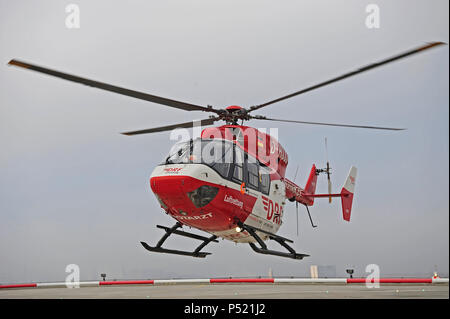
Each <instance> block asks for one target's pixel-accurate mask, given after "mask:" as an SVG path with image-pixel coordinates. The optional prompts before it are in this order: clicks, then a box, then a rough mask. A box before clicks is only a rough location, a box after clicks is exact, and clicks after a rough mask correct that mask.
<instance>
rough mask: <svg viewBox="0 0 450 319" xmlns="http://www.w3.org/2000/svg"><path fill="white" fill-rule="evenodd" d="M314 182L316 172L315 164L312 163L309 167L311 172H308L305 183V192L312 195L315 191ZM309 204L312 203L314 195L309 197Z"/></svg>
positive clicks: (315, 180)
mask: <svg viewBox="0 0 450 319" xmlns="http://www.w3.org/2000/svg"><path fill="white" fill-rule="evenodd" d="M316 184H317V174H316V165H315V164H313V166H312V168H311V172H310V173H309V177H308V181H307V182H306V185H305V193H306V194H311V195H314V194H315V193H316ZM311 201H312V203H311V205H312V204H313V203H314V197H312V198H311Z"/></svg>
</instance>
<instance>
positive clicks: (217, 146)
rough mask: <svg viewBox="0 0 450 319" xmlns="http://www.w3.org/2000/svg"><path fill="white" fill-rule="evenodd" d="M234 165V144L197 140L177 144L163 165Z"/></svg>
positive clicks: (222, 141) (221, 141)
mask: <svg viewBox="0 0 450 319" xmlns="http://www.w3.org/2000/svg"><path fill="white" fill-rule="evenodd" d="M188 163H204V164H208V165H213V164H214V163H229V164H231V163H233V152H232V143H231V142H228V141H224V140H218V139H216V140H206V139H196V140H189V141H182V142H178V143H176V144H175V145H174V146H172V148H171V149H170V151H169V154H168V155H167V156H166V157H165V158H164V161H163V162H162V163H161V164H188Z"/></svg>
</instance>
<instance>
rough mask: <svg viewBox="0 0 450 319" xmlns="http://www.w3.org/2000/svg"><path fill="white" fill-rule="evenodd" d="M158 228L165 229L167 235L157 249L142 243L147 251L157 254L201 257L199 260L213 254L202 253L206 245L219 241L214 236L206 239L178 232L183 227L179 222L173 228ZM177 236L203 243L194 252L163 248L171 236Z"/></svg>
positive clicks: (157, 245) (162, 238)
mask: <svg viewBox="0 0 450 319" xmlns="http://www.w3.org/2000/svg"><path fill="white" fill-rule="evenodd" d="M156 227H158V228H161V229H164V230H165V231H166V233H165V234H164V235H163V236H162V237H161V239H160V240H159V241H158V243H157V244H156V246H155V247H152V246H149V245H148V244H147V243H146V242H143V241H141V244H142V246H144V248H145V249H147V250H149V251H151V252H155V253H166V254H175V255H184V256H191V257H199V258H205V257H206V256H207V255H210V254H211V253H206V252H201V251H200V250H202V249H203V248H204V247H205V246H206V245H208V244H209V243H210V242H212V241H213V242H216V243H218V242H219V241H218V240H216V238H217V236H216V235H212V236H211V237H204V236H200V235H196V234H192V233H188V232H185V231H182V230H177V229H178V228H180V227H181V223H179V222H177V223H176V224H175V225H174V226H173V227H171V228H169V227H165V226H161V225H156ZM172 234H176V235H180V236H184V237H189V238H193V239H198V240H201V241H203V243H201V244H200V245H199V246H198V247H197V248H196V249H195V250H194V251H184V250H174V249H167V248H162V247H161V246H162V244H164V242H165V241H166V239H167V238H169V236H170V235H172Z"/></svg>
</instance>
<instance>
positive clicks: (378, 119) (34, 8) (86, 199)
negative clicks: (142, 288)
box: [0, 0, 449, 283]
mask: <svg viewBox="0 0 450 319" xmlns="http://www.w3.org/2000/svg"><path fill="white" fill-rule="evenodd" d="M70 3H75V4H78V5H79V8H80V28H79V29H68V28H67V27H66V25H65V20H66V17H67V13H66V12H65V7H66V5H68V4H70ZM369 3H376V4H377V5H378V6H379V8H380V28H379V29H368V28H367V27H366V25H365V19H366V16H367V13H366V11H365V9H366V6H367V5H368V4H369ZM448 6H449V3H448V1H446V0H441V1H438V0H435V1H425V0H423V1H381V0H377V1H362V0H355V1H349V0H345V1H344V0H340V1H283V2H279V1H206V0H204V1H126V2H125V1H122V2H118V1H115V2H112V1H85V0H73V1H60V0H54V1H7V0H0V46H1V50H0V62H1V66H0V84H1V87H2V89H1V91H0V145H1V152H0V176H1V178H0V283H10V282H27V281H61V280H64V279H65V277H66V275H67V274H66V273H65V267H66V265H68V264H78V265H79V266H80V269H81V279H82V280H90V279H99V278H100V276H99V274H100V273H102V272H105V273H107V276H108V278H110V279H112V278H171V277H174V278H178V277H205V278H208V277H212V276H214V277H215V276H231V275H232V276H266V275H267V274H268V271H269V268H272V269H273V273H274V275H275V276H308V275H309V267H310V266H311V265H335V266H336V270H337V275H338V276H346V274H345V269H346V268H348V267H354V268H355V274H356V275H357V276H364V275H365V267H366V265H368V264H373V263H375V264H378V265H379V266H380V270H381V275H382V276H383V275H384V276H389V275H407V276H431V274H432V272H433V271H434V270H436V269H437V270H438V272H439V273H440V274H441V275H442V274H443V275H448V269H449V197H448V192H449V173H448V168H449V166H448V163H449V121H448V117H449V94H448V85H449V83H448V70H449V65H448V60H449V55H448V46H445V47H440V48H436V49H433V50H430V51H427V52H424V53H422V54H419V55H415V56H413V57H411V58H408V59H405V60H402V61H399V62H396V63H394V64H390V65H387V66H384V67H381V68H379V69H376V70H373V71H370V72H367V73H364V74H361V75H358V76H356V77H353V78H351V79H347V80H345V81H342V82H340V83H336V84H333V85H331V86H328V87H325V88H321V89H319V90H316V91H314V92H310V93H308V94H305V95H302V96H299V97H296V98H292V99H289V100H286V101H283V102H280V103H278V104H274V105H272V106H269V107H267V108H265V109H263V110H261V111H259V112H258V113H259V114H263V115H267V116H271V117H276V118H287V119H297V120H305V121H319V122H320V121H323V122H325V121H327V122H341V123H355V124H361V125H364V124H367V125H382V126H394V127H406V128H408V130H407V131H402V132H386V131H370V130H358V129H344V128H332V127H320V126H318V127H311V126H302V125H295V124H281V125H279V126H277V127H278V130H279V139H280V142H281V143H282V145H283V146H284V148H285V149H286V150H287V152H288V154H289V166H288V170H287V177H291V178H293V176H294V174H295V170H296V167H297V165H300V169H299V173H298V176H297V180H296V182H298V183H299V184H300V185H304V184H305V182H306V178H307V173H308V172H309V170H310V167H311V165H312V164H313V163H316V164H317V165H319V166H322V165H324V162H325V151H324V137H325V136H326V137H328V147H329V158H330V161H331V164H332V168H333V175H332V179H333V185H334V188H335V190H338V189H340V187H341V185H342V183H343V182H344V179H345V177H346V175H347V173H348V170H349V167H350V166H351V165H355V166H357V167H358V169H359V171H358V178H357V183H356V195H355V200H354V206H353V213H352V221H351V222H350V223H347V222H345V221H343V220H342V213H341V207H340V201H339V200H336V201H334V202H333V204H331V205H329V204H328V202H327V200H322V201H320V200H317V201H316V204H315V205H314V206H313V207H312V208H311V212H312V215H313V218H314V221H315V223H317V224H318V225H319V226H318V227H317V228H315V229H312V228H311V226H310V224H309V219H308V217H307V215H306V212H305V211H304V210H303V209H300V218H299V220H300V235H299V237H297V236H296V226H295V221H296V219H295V206H294V205H293V204H292V203H288V204H287V205H288V207H287V210H286V212H285V216H284V224H283V226H282V228H281V230H280V233H279V234H280V235H282V236H285V237H288V238H292V239H294V240H295V244H294V247H295V248H296V249H297V250H298V251H299V252H304V253H307V254H310V255H311V257H308V258H305V259H304V260H302V261H297V260H290V259H283V258H279V257H275V256H264V255H258V254H255V253H254V252H253V251H252V250H251V248H250V247H249V246H248V245H244V244H240V245H235V244H233V243H231V242H226V241H223V242H222V241H221V242H220V244H214V245H213V244H211V245H210V246H208V247H207V248H206V249H205V251H209V252H212V253H213V254H212V255H211V256H208V257H207V258H206V259H195V258H189V257H183V256H171V255H166V254H151V253H149V252H147V251H145V250H144V249H143V248H142V247H141V245H140V244H139V241H146V242H148V243H150V244H155V243H156V241H157V240H158V239H159V238H160V236H161V235H162V233H163V232H162V230H160V229H157V228H155V225H156V224H163V225H168V226H169V225H172V224H173V223H174V220H172V219H171V218H170V217H168V216H167V215H166V214H164V213H163V211H162V210H161V209H160V208H159V205H158V203H157V201H156V199H155V197H154V195H153V194H152V192H151V190H150V187H149V184H148V179H149V176H150V174H151V171H152V170H153V168H154V167H155V166H156V165H157V164H158V163H159V161H160V159H161V158H162V157H163V156H164V154H166V153H167V152H168V150H169V148H170V146H171V144H172V141H170V140H169V133H158V134H153V135H147V136H136V137H127V136H123V135H120V134H118V133H119V132H121V131H126V130H135V129H142V128H147V127H153V126H159V125H164V124H172V123H177V122H184V121H186V120H194V119H199V118H202V117H203V116H204V114H200V113H196V112H183V111H179V110H175V109H171V108H168V107H164V106H161V105H157V104H153V103H149V102H145V101H140V100H135V99H132V98H127V97H124V96H120V95H117V94H113V93H109V92H104V91H101V90H98V89H93V88H89V87H86V86H82V85H78V84H75V83H70V82H67V81H63V80H59V79H55V78H51V77H48V76H45V75H42V74H37V73H34V72H29V71H25V70H20V69H17V68H12V67H8V66H7V65H6V64H7V62H8V61H9V60H10V59H12V58H18V59H23V60H25V61H29V62H32V63H36V64H38V65H44V66H47V67H51V68H55V69H58V70H61V71H66V72H70V73H73V74H76V75H80V76H85V77H89V78H92V79H94V80H99V81H105V82H109V83H111V84H115V85H119V86H124V87H127V88H130V89H136V90H141V91H145V92H148V93H152V94H156V95H161V96H165V97H168V98H173V99H178V100H181V101H186V102H191V103H195V104H200V105H207V104H211V105H213V106H216V107H226V106H228V105H235V104H237V105H241V106H244V107H245V106H251V105H254V104H260V103H263V102H266V101H269V100H271V99H274V98H277V97H279V96H282V95H286V94H289V93H291V92H294V91H296V90H299V89H301V88H304V87H306V86H309V85H311V84H315V83H317V82H319V81H322V80H326V79H329V78H331V77H333V76H337V75H340V74H342V73H344V72H347V71H350V70H353V69H355V68H357V67H360V66H363V65H366V64H368V63H371V62H375V61H377V60H380V59H384V58H386V57H389V56H392V55H394V54H397V53H400V52H403V51H405V50H408V49H411V48H413V47H417V46H419V45H423V44H424V43H425V42H430V41H444V42H447V43H448V40H449V34H448V30H449V17H448V10H449V8H448ZM249 124H250V125H252V126H255V127H267V128H269V127H273V125H274V124H273V123H266V122H262V121H261V122H249ZM318 192H326V181H325V179H320V180H319V184H318ZM169 244H170V247H173V248H178V249H192V248H193V247H194V245H196V244H197V242H191V241H189V240H187V239H185V238H181V239H180V238H174V239H171V240H170V241H169V242H168V246H169ZM269 245H270V247H273V248H275V247H276V246H273V244H269Z"/></svg>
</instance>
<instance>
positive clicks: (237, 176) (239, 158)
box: [233, 147, 244, 182]
mask: <svg viewBox="0 0 450 319" xmlns="http://www.w3.org/2000/svg"><path fill="white" fill-rule="evenodd" d="M234 149H235V153H234V170H233V180H234V181H237V182H242V177H243V165H244V152H242V150H241V149H240V148H239V147H235V148H234Z"/></svg>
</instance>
